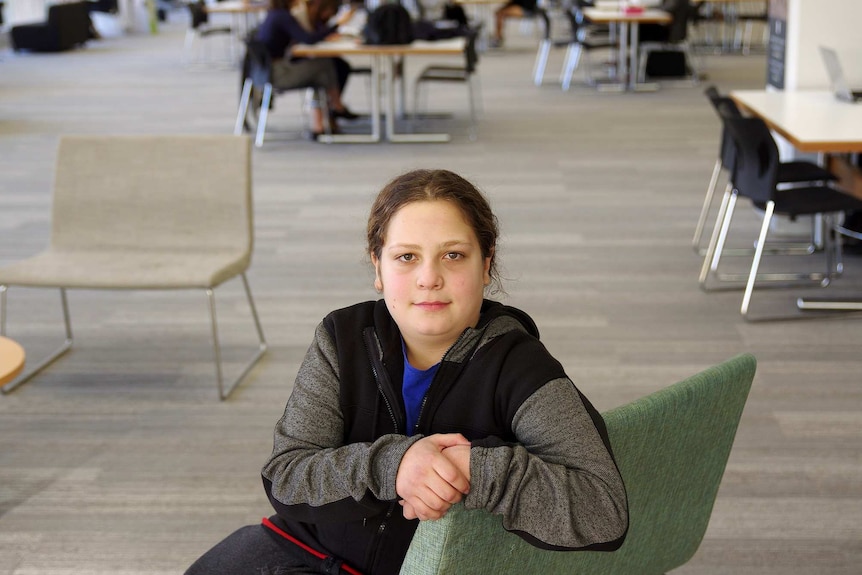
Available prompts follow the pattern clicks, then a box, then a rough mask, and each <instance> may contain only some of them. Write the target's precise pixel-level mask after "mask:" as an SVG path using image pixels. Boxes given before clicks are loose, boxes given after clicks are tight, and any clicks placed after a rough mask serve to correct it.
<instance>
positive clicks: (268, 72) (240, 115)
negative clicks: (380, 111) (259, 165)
mask: <svg viewBox="0 0 862 575" xmlns="http://www.w3.org/2000/svg"><path fill="white" fill-rule="evenodd" d="M241 79H242V92H241V94H240V99H239V109H238V110H237V115H236V123H235V124H234V130H233V133H234V135H237V136H238V135H240V134H242V133H243V132H244V131H248V132H255V139H254V145H255V146H257V147H260V146H262V145H263V138H264V134H265V132H266V119H267V116H268V115H269V110H270V108H271V106H272V97H273V92H277V93H283V92H287V91H288V89H278V90H276V89H275V88H274V87H273V85H272V56H271V55H270V53H269V50H267V48H266V45H264V44H263V43H262V42H260V41H258V40H253V39H249V40H246V52H245V57H244V58H243V63H242V76H241ZM309 89H315V87H314V86H311V85H309V86H297V87H295V88H290V90H309ZM316 89H317V90H318V99H319V101H320V106H322V107H323V118H324V130H325V133H326V135H331V134H332V129H331V126H330V124H329V111H328V109H327V107H326V102H327V100H326V90H325V89H324V88H316Z"/></svg>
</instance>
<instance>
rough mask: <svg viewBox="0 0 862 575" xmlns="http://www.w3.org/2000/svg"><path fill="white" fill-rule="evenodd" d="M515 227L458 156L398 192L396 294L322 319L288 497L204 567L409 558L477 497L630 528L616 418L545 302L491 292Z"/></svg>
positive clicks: (390, 189) (608, 546)
mask: <svg viewBox="0 0 862 575" xmlns="http://www.w3.org/2000/svg"><path fill="white" fill-rule="evenodd" d="M497 235H498V231H497V221H496V218H495V216H494V214H493V213H492V212H491V209H490V206H489V205H488V202H487V201H486V199H485V198H484V196H483V195H482V194H481V193H480V192H479V191H478V190H477V189H476V188H475V187H474V186H473V185H472V184H470V183H469V182H468V181H466V180H465V179H463V178H461V177H460V176H458V175H456V174H454V173H452V172H449V171H445V170H416V171H413V172H409V173H406V174H403V175H401V176H399V177H397V178H395V179H394V180H392V181H391V182H390V183H389V184H388V185H387V186H386V187H385V188H384V189H383V190H382V191H381V192H380V194H379V195H378V196H377V199H376V200H375V202H374V205H373V206H372V209H371V215H370V217H369V220H368V253H369V256H370V258H371V262H372V264H373V266H374V272H375V280H374V286H375V288H376V289H377V291H378V292H379V293H382V294H383V299H381V300H379V301H368V302H364V303H360V304H357V305H354V306H351V307H348V308H344V309H340V310H336V311H334V312H332V313H330V314H329V315H328V316H326V318H324V320H323V322H321V324H320V325H319V326H318V327H317V331H316V333H315V337H314V341H313V342H312V344H311V347H310V348H309V350H308V352H307V354H306V357H305V360H304V361H303V363H302V366H301V367H300V370H299V374H298V375H297V378H296V383H295V386H294V390H293V393H292V394H291V396H290V399H289V400H288V402H287V407H286V408H285V411H284V416H283V417H282V418H281V420H280V421H279V422H278V424H277V425H276V428H275V441H274V448H273V452H272V455H271V457H270V459H269V461H268V462H267V463H266V465H265V466H264V468H263V472H262V474H263V482H264V486H265V488H266V492H267V495H268V496H269V499H270V501H271V502H272V505H273V507H274V508H275V510H276V512H277V514H276V515H274V516H273V517H271V518H269V519H266V520H264V523H263V525H257V526H249V527H245V528H243V529H240V530H239V531H237V532H235V533H234V534H233V535H231V536H229V537H228V538H227V539H225V540H224V541H222V542H221V543H220V544H218V545H217V546H216V547H215V548H213V549H212V550H211V551H209V552H208V553H207V554H206V555H204V556H203V557H202V558H201V559H199V560H198V561H197V562H196V563H195V564H194V565H193V566H192V567H191V568H190V569H189V571H188V573H189V574H198V573H201V574H202V573H209V574H212V573H230V574H245V573H248V574H252V573H254V574H259V573H275V572H276V570H277V569H281V570H279V571H278V573H336V572H338V570H339V569H344V570H346V571H348V572H350V573H356V572H357V571H358V572H361V573H365V574H395V573H398V570H399V568H400V566H401V563H402V561H403V559H404V555H405V554H406V552H407V547H408V546H409V544H410V540H411V538H412V537H413V533H414V531H415V529H416V526H417V524H418V521H417V519H418V520H433V519H437V518H440V517H442V516H443V515H445V514H446V512H447V511H448V510H449V508H450V507H451V506H452V505H454V504H456V503H459V502H461V503H463V505H464V506H465V507H466V508H468V509H485V510H487V511H489V512H491V513H496V514H499V515H501V516H502V517H503V526H504V527H505V528H506V529H507V530H509V531H512V532H513V533H516V534H517V535H519V536H520V537H522V538H524V539H525V540H526V541H528V542H530V543H531V544H533V545H536V546H538V547H542V548H546V549H556V550H574V549H593V550H613V549H616V548H618V547H619V546H620V545H621V544H622V541H623V538H624V536H625V533H626V529H627V527H628V514H627V506H626V495H625V490H624V487H623V484H622V480H621V479H620V476H619V473H618V471H617V468H616V465H615V463H614V460H613V458H612V455H611V453H610V448H609V444H608V439H607V434H606V432H605V428H604V424H603V422H602V420H601V417H600V416H599V415H598V413H597V412H596V411H595V409H594V408H593V407H592V406H591V405H590V403H589V402H588V401H587V400H586V398H584V396H583V395H581V393H580V392H579V391H578V390H577V389H576V388H575V386H574V384H573V383H572V381H571V380H570V379H569V378H568V377H567V376H566V374H565V373H564V371H563V368H562V366H561V365H560V364H559V363H558V362H557V361H556V360H555V359H554V358H553V357H551V355H550V354H549V353H548V352H547V350H546V349H545V348H544V346H543V345H542V344H541V343H540V342H539V339H538V331H537V329H536V326H535V324H534V323H533V321H532V320H531V319H530V317H529V316H527V314H525V313H524V312H522V311H520V310H518V309H515V308H512V307H508V306H505V305H502V304H500V303H496V302H492V301H489V300H486V299H484V297H483V296H484V293H485V291H486V290H487V289H489V287H490V286H492V285H493V284H497V283H498V281H499V278H498V275H497V266H496V242H497ZM333 566H335V567H333ZM267 568H268V569H269V571H267V570H266V569H267Z"/></svg>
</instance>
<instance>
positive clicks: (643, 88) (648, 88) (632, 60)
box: [629, 22, 658, 92]
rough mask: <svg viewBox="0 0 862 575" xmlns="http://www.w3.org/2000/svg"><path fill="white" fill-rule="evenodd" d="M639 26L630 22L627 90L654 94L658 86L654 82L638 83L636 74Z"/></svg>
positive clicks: (638, 59)
mask: <svg viewBox="0 0 862 575" xmlns="http://www.w3.org/2000/svg"><path fill="white" fill-rule="evenodd" d="M639 36H640V25H639V24H638V23H637V22H632V42H631V48H630V50H631V56H630V57H629V66H630V70H629V90H632V91H634V92H655V91H656V90H658V84H656V83H654V82H648V83H644V82H640V81H639V79H638V74H639V73H640V69H641V68H640V38H639Z"/></svg>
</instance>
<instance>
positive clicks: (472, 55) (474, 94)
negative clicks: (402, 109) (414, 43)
mask: <svg viewBox="0 0 862 575" xmlns="http://www.w3.org/2000/svg"><path fill="white" fill-rule="evenodd" d="M481 29H482V26H481V24H480V25H478V26H476V27H474V28H468V29H467V45H466V47H465V48H464V65H463V66H453V65H444V64H430V65H428V66H426V67H425V68H424V69H423V70H422V71H421V72H420V73H419V75H418V76H417V77H416V81H415V83H414V84H413V110H414V112H413V114H414V117H415V116H416V115H417V114H418V113H419V110H420V109H422V108H423V106H422V104H421V99H420V95H421V87H422V86H423V85H425V84H427V83H429V82H443V83H460V84H466V85H467V90H468V97H469V100H470V139H475V138H476V136H477V133H478V126H479V121H478V109H481V107H482V93H481V86H480V83H479V78H478V74H477V73H476V72H477V67H478V64H479V53H478V51H477V50H476V41H477V39H478V37H479V34H480V33H481Z"/></svg>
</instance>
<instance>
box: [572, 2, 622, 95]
mask: <svg viewBox="0 0 862 575" xmlns="http://www.w3.org/2000/svg"><path fill="white" fill-rule="evenodd" d="M566 15H567V18H568V21H569V29H570V33H571V36H570V37H569V41H568V43H567V44H566V57H565V59H564V60H563V67H562V68H561V70H560V84H561V85H562V87H563V90H568V89H569V88H570V87H571V85H572V75H573V74H574V73H575V70H577V69H578V66H579V65H580V63H581V56H582V55H585V56H586V57H587V66H586V77H587V84H589V85H594V84H595V79H594V78H593V65H592V62H591V60H590V53H591V52H593V51H594V50H610V51H611V53H612V54H613V48H615V47H616V45H617V44H616V41H615V39H614V38H612V37H611V36H609V35H607V34H606V32H607V28H597V27H595V26H593V25H587V24H586V22H585V21H584V18H583V14H582V13H581V11H580V10H579V9H572V10H569V11H567V13H566Z"/></svg>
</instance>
